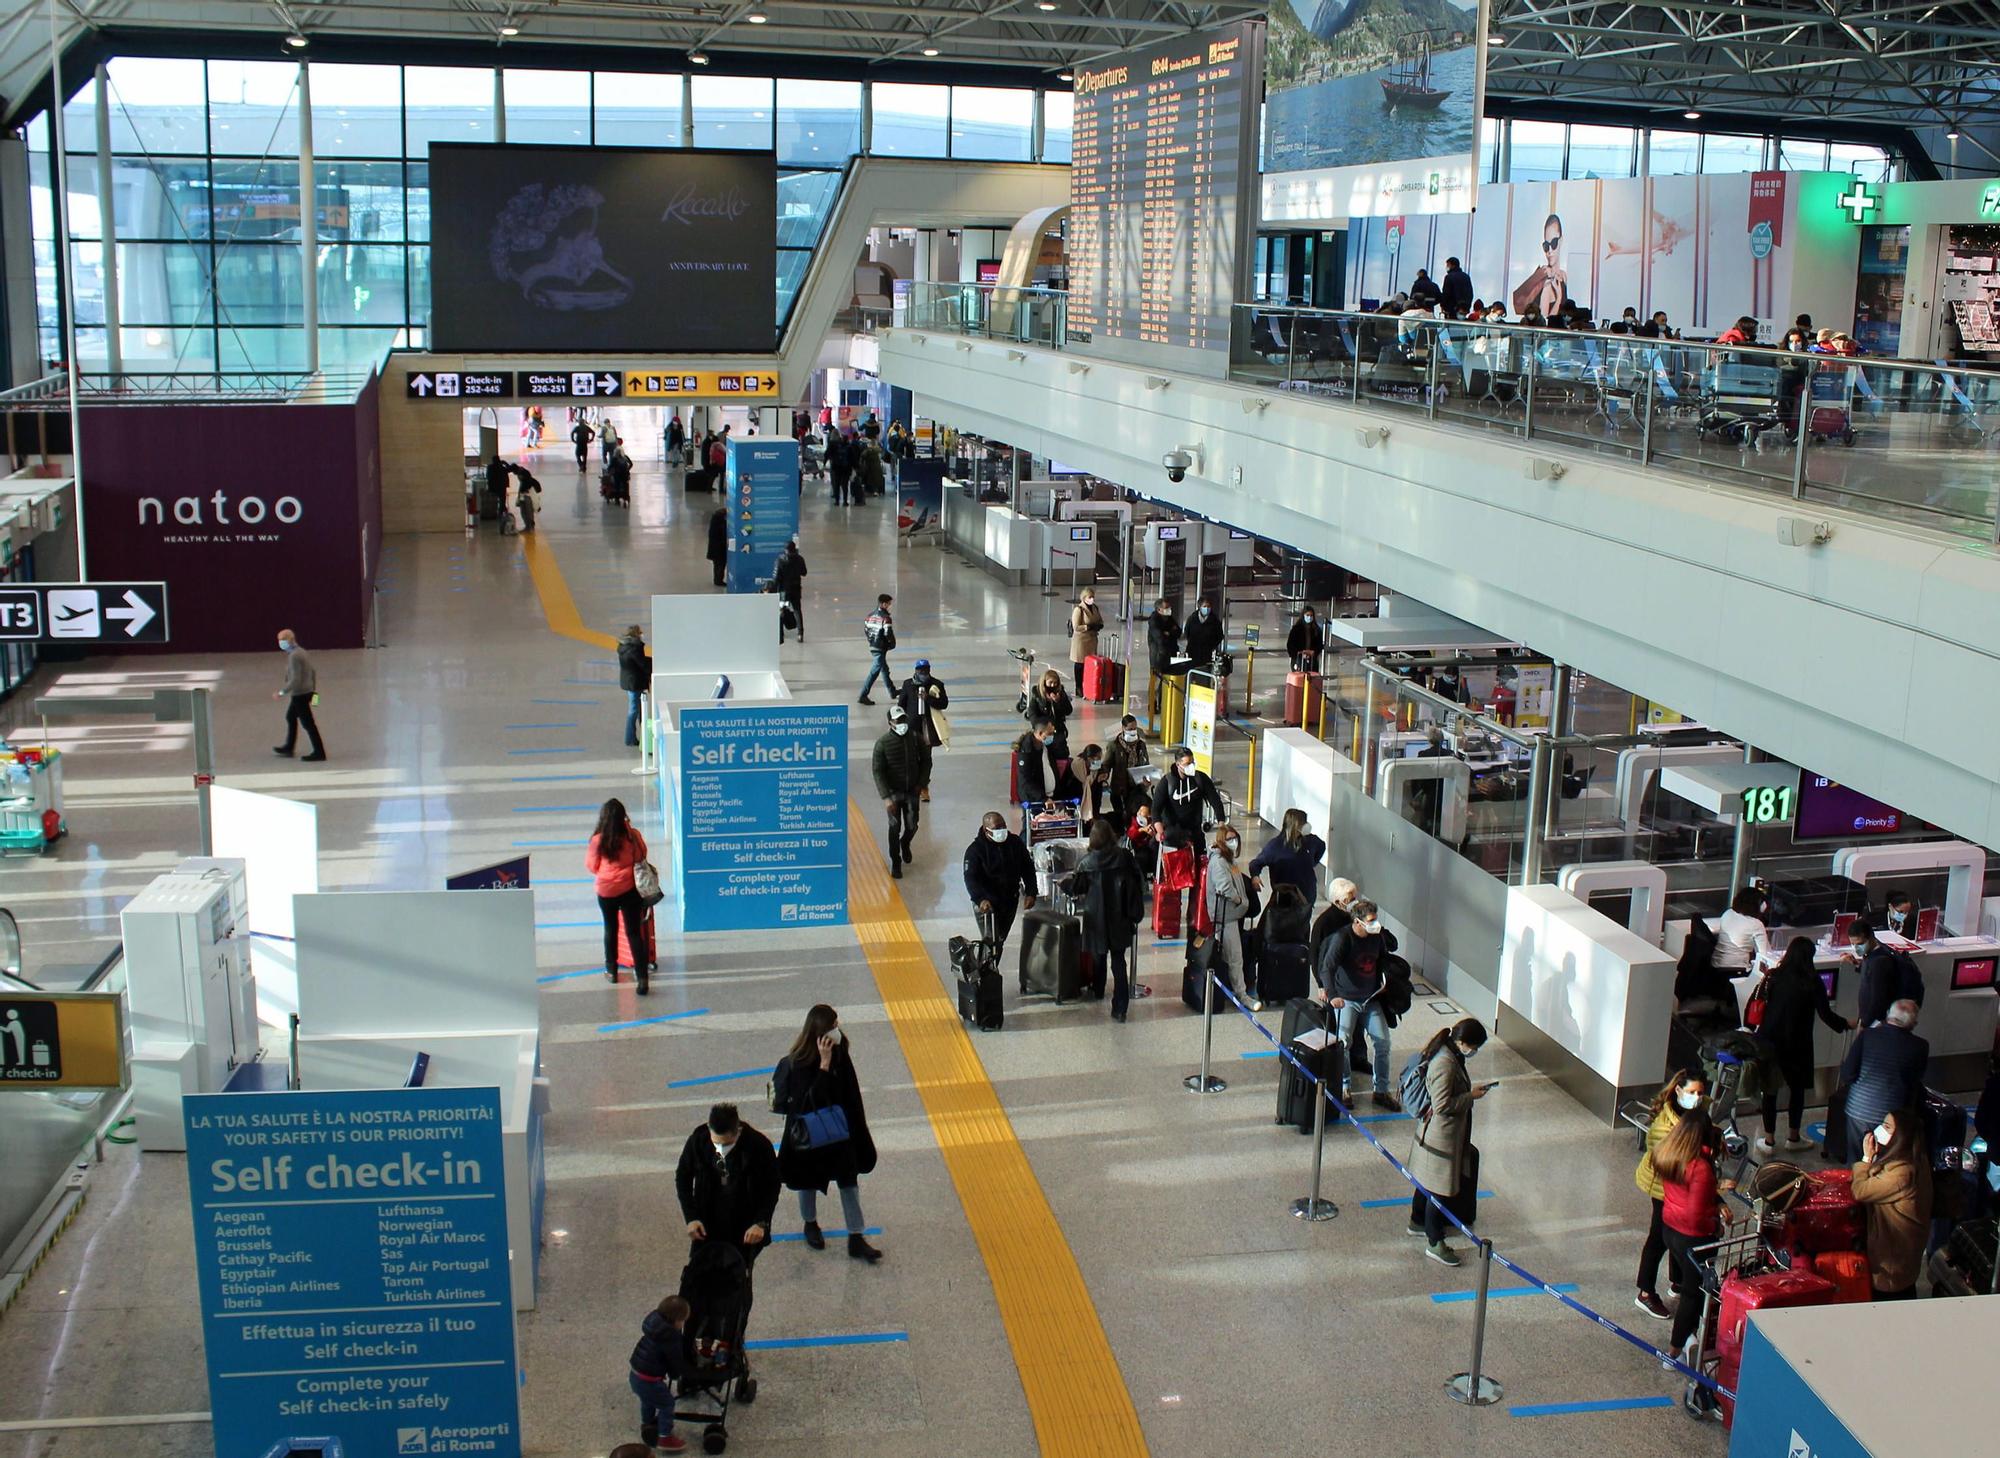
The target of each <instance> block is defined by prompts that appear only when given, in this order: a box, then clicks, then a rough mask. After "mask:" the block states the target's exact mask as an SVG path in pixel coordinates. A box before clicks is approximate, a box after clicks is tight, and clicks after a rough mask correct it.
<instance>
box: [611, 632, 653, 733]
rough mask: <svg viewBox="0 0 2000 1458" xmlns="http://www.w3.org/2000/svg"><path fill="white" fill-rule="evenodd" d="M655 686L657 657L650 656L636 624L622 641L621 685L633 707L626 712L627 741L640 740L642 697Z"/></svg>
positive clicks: (620, 647) (620, 648) (619, 665)
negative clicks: (654, 667)
mask: <svg viewBox="0 0 2000 1458" xmlns="http://www.w3.org/2000/svg"><path fill="white" fill-rule="evenodd" d="M652 686H653V660H652V659H651V658H649V657H647V656H646V638H645V634H644V633H643V632H641V630H640V628H639V625H638V624H637V623H634V624H633V625H632V626H631V627H629V628H627V629H626V630H625V636H624V637H622V638H620V639H619V640H618V687H620V688H622V689H623V690H625V695H626V698H627V700H628V702H629V704H630V707H629V708H628V709H627V710H626V711H625V742H626V744H628V745H632V746H634V747H636V746H637V745H638V743H639V696H640V695H641V694H643V693H645V692H646V691H647V690H648V689H650V688H652Z"/></svg>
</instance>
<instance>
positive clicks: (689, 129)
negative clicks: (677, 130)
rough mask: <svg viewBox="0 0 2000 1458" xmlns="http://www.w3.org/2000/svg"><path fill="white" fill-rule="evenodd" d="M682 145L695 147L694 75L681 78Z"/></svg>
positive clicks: (691, 73) (690, 73) (689, 74)
mask: <svg viewBox="0 0 2000 1458" xmlns="http://www.w3.org/2000/svg"><path fill="white" fill-rule="evenodd" d="M681 145H682V146H683V147H692V146H693V145H694V73H693V72H692V71H690V72H689V73H688V74H687V75H685V76H683V77H681Z"/></svg>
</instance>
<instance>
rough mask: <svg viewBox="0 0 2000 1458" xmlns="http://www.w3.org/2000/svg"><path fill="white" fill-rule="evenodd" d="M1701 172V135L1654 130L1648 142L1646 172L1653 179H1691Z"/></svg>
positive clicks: (1697, 133) (1649, 135) (1648, 137)
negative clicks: (1690, 177)
mask: <svg viewBox="0 0 2000 1458" xmlns="http://www.w3.org/2000/svg"><path fill="white" fill-rule="evenodd" d="M1700 170H1701V133H1699V132H1666V131H1660V130H1658V129H1657V128H1656V129H1654V130H1653V131H1652V132H1651V133H1649V134H1648V136H1647V141H1646V172H1647V175H1648V176H1651V177H1689V176H1692V175H1693V174H1695V173H1696V172H1699V171H1700Z"/></svg>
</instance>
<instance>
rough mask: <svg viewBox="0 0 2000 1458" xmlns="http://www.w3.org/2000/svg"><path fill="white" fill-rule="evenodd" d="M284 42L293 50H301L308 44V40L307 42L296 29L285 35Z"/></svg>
mask: <svg viewBox="0 0 2000 1458" xmlns="http://www.w3.org/2000/svg"><path fill="white" fill-rule="evenodd" d="M285 44H286V45H288V46H290V47H291V48H292V49H293V50H295V51H302V50H304V49H305V48H306V46H307V45H308V44H310V42H308V41H307V40H306V38H305V37H304V36H302V35H300V34H299V33H298V32H297V31H293V32H292V33H291V34H290V35H288V36H286V37H285Z"/></svg>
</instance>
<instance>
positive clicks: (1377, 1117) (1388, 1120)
mask: <svg viewBox="0 0 2000 1458" xmlns="http://www.w3.org/2000/svg"><path fill="white" fill-rule="evenodd" d="M1409 1117H1410V1115H1408V1114H1356V1115H1355V1116H1354V1122H1355V1123H1357V1124H1393V1123H1395V1122H1396V1121H1397V1120H1398V1119H1407V1118H1409Z"/></svg>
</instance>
